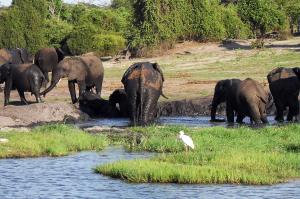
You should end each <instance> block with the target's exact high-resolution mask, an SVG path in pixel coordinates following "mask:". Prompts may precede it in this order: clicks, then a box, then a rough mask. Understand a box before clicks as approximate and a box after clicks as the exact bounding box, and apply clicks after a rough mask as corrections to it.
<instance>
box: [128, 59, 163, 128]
mask: <svg viewBox="0 0 300 199" xmlns="http://www.w3.org/2000/svg"><path fill="white" fill-rule="evenodd" d="M163 82H164V76H163V73H162V70H161V69H160V67H159V65H158V64H157V63H150V62H139V63H135V64H133V65H131V66H130V67H129V68H128V69H127V70H126V72H125V73H124V75H123V78H122V83H123V85H124V88H125V92H126V95H127V98H128V102H129V104H130V119H131V121H132V124H133V125H134V126H135V125H147V124H149V123H152V122H153V121H154V118H155V115H156V111H157V101H158V98H159V97H160V96H161V95H162V96H164V95H163V92H162V88H163Z"/></svg>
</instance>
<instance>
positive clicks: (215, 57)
mask: <svg viewBox="0 0 300 199" xmlns="http://www.w3.org/2000/svg"><path fill="white" fill-rule="evenodd" d="M250 44H251V41H248V40H247V41H243V40H235V41H230V42H225V43H197V42H184V43H178V44H176V46H175V48H173V49H171V50H168V51H162V52H158V53H157V56H155V57H151V58H139V59H130V60H121V61H117V62H116V61H107V62H103V64H104V68H105V75H104V82H103V88H102V97H103V98H106V99H107V98H108V97H109V95H110V94H111V93H112V92H113V90H115V89H117V88H122V87H123V85H122V83H121V78H122V75H123V73H124V72H125V70H126V69H127V68H128V67H129V66H130V65H131V64H132V63H135V62H141V61H150V62H157V63H159V64H160V65H161V68H162V69H163V71H164V74H165V79H166V81H165V82H164V88H163V92H164V93H165V94H166V95H167V96H168V97H169V101H172V100H180V99H185V98H187V99H191V98H199V97H209V96H211V95H212V94H213V91H214V86H215V84H216V82H217V81H218V80H220V79H224V78H225V77H224V76H222V74H223V73H220V71H221V72H222V71H223V72H224V71H225V72H226V78H228V77H230V78H235V77H239V76H243V73H242V72H241V69H240V68H238V70H236V69H235V68H234V67H233V68H232V69H231V68H229V69H228V67H227V66H226V64H228V63H231V62H235V63H238V64H239V62H238V61H239V60H240V59H244V58H247V57H251V56H254V55H256V54H258V53H259V51H260V50H257V49H251V48H250ZM266 44H267V45H266V46H267V48H266V49H267V51H268V49H270V50H269V51H270V52H271V53H275V54H276V53H277V54H279V55H280V54H281V53H284V52H290V51H295V52H298V51H299V52H300V45H299V44H300V37H295V38H292V39H290V40H286V41H267V42H266ZM220 63H221V64H222V63H225V64H224V65H225V66H226V67H224V68H223V66H222V65H221V66H222V67H215V65H216V66H218V65H220ZM238 64H237V66H235V67H239V65H238ZM247 70H248V69H247ZM267 70H269V69H266V70H262V72H260V71H258V72H257V71H256V72H253V73H251V71H246V72H245V75H248V74H250V75H253V76H254V77H255V78H256V77H257V80H259V81H260V82H261V83H264V82H265V81H266V80H263V79H262V78H260V77H265V75H266V74H265V73H266V71H267ZM218 74H219V75H218ZM220 74H221V75H220ZM245 75H244V76H245ZM244 76H243V77H244ZM1 86H2V88H3V85H1ZM266 86H267V85H266ZM1 90H2V89H1ZM42 90H43V89H42ZM26 98H27V99H28V101H32V102H34V101H35V98H34V96H31V95H30V93H26ZM205 99H206V101H207V98H205ZM19 100H20V99H19V96H18V93H17V91H12V92H11V101H12V105H11V106H10V107H13V106H15V105H16V104H19V103H18V102H19ZM44 100H45V103H46V104H53V103H60V102H63V103H64V105H63V106H62V107H64V106H66V107H68V106H69V105H70V106H71V99H70V95H69V91H68V85H67V80H66V79H63V80H62V81H60V83H59V84H58V85H57V86H56V88H54V89H53V90H52V91H51V92H50V93H48V94H47V96H46V98H44ZM160 100H163V101H165V99H163V98H161V99H160ZM2 106H3V91H2V92H0V108H1V109H0V115H2V116H4V115H5V116H7V115H6V114H3V112H7V110H8V109H6V108H3V107H2ZM40 107H41V108H37V109H32V110H34V111H37V113H36V114H39V113H40V112H45V113H46V112H47V111H46V109H47V107H44V108H45V110H43V108H42V107H43V106H40ZM48 108H49V107H48ZM50 109H51V108H50ZM32 110H31V109H30V108H29V109H26V110H25V109H24V110H23V109H21V107H19V106H17V108H12V109H11V111H12V112H11V115H13V114H20V115H26V114H24V112H23V111H32ZM47 113H49V111H48V112H47ZM8 115H9V114H8ZM27 117H28V116H27ZM20 118H22V116H20ZM4 119H5V118H4ZM6 122H7V123H9V122H10V121H9V120H7V121H6Z"/></svg>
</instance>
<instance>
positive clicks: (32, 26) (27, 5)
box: [0, 0, 47, 52]
mask: <svg viewBox="0 0 300 199" xmlns="http://www.w3.org/2000/svg"><path fill="white" fill-rule="evenodd" d="M46 13H47V12H46V2H45V1H44V0H42V1H41V0H15V1H13V6H12V7H11V8H9V9H8V10H7V12H5V13H2V15H1V21H0V27H1V29H2V30H1V31H0V33H1V35H0V47H6V48H16V47H19V48H27V49H28V50H29V51H31V52H35V51H36V50H38V49H40V48H42V47H43V46H44V45H45V43H46V40H45V37H44V32H43V31H44V29H43V24H44V20H45V18H46ZM33 22H34V23H33Z"/></svg>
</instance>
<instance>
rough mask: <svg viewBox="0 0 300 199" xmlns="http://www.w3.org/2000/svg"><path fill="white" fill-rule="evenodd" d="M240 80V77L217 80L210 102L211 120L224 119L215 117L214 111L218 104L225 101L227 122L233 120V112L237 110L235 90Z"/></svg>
mask: <svg viewBox="0 0 300 199" xmlns="http://www.w3.org/2000/svg"><path fill="white" fill-rule="evenodd" d="M241 82H242V81H241V80H240V79H225V80H220V81H218V82H217V84H216V86H215V92H214V97H213V100H212V104H211V113H210V115H211V121H213V122H223V121H224V120H220V119H216V111H217V107H218V106H219V104H221V103H223V102H225V103H226V116H227V122H229V123H233V122H234V113H235V112H236V111H237V101H236V92H237V88H238V86H239V85H240V83H241Z"/></svg>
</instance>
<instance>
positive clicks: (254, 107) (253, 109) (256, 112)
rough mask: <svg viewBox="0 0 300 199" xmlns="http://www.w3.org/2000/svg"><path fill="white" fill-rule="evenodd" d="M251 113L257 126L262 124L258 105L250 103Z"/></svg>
mask: <svg viewBox="0 0 300 199" xmlns="http://www.w3.org/2000/svg"><path fill="white" fill-rule="evenodd" d="M249 113H250V118H252V120H253V121H254V123H255V124H259V123H261V117H260V112H259V108H258V106H257V104H256V103H254V102H249Z"/></svg>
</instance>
